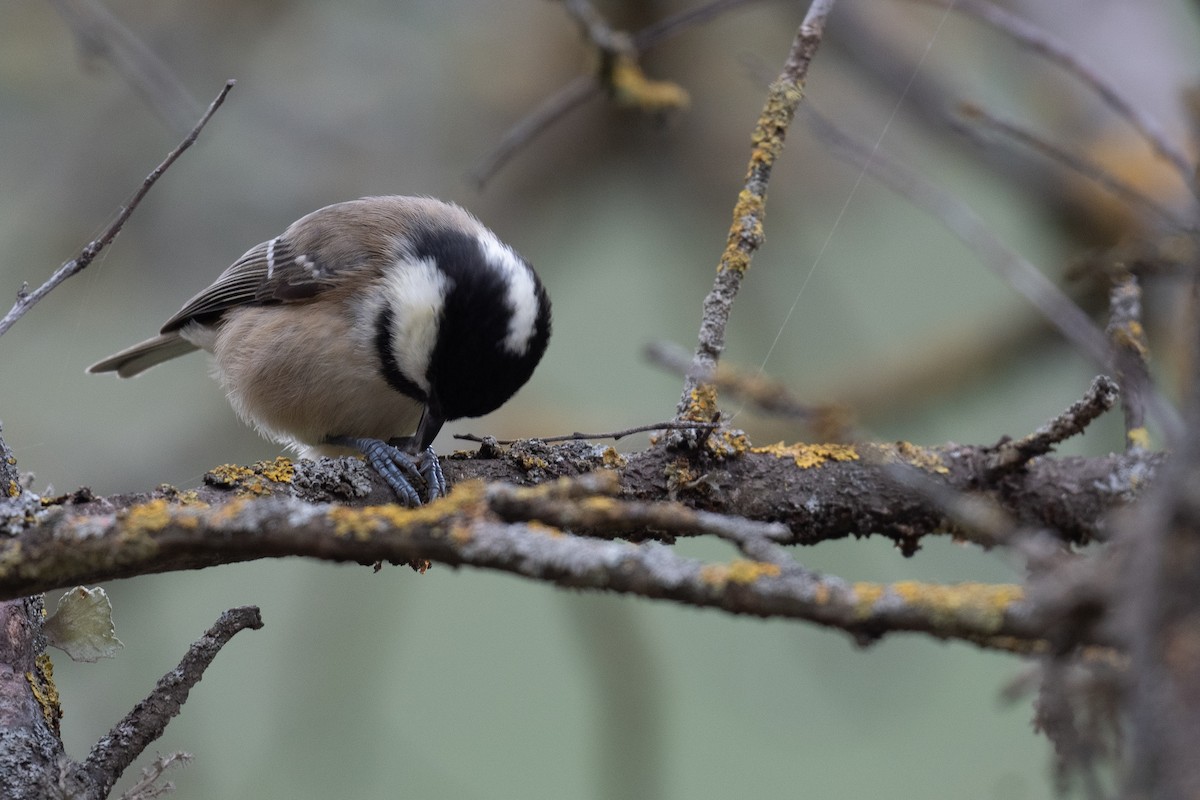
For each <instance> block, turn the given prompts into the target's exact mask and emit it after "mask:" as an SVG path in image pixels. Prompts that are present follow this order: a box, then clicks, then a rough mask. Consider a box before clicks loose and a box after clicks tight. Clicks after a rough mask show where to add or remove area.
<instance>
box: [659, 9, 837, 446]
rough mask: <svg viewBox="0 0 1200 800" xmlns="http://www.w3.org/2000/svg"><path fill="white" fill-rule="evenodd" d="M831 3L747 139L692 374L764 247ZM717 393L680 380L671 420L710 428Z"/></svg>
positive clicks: (810, 20) (804, 30)
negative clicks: (773, 190) (744, 165)
mask: <svg viewBox="0 0 1200 800" xmlns="http://www.w3.org/2000/svg"><path fill="white" fill-rule="evenodd" d="M833 2H834V0H813V2H812V5H810V6H809V8H808V13H807V14H805V16H804V21H803V22H802V23H801V24H800V29H799V30H798V31H797V32H796V37H795V39H794V40H793V41H792V47H791V51H790V52H789V53H788V58H787V61H786V62H785V64H784V67H783V71H782V72H781V73H780V75H779V77H778V78H777V79H776V80H775V82H774V83H772V84H771V88H770V90H769V91H768V93H767V100H766V103H765V105H764V106H763V110H762V113H761V114H760V115H759V118H758V123H757V124H756V125H755V129H754V135H753V137H752V139H751V141H752V144H753V150H752V151H751V155H750V166H749V168H748V169H747V172H746V180H745V184H744V187H743V189H742V191H741V193H740V194H739V195H738V201H737V204H736V205H735V206H734V209H733V224H732V225H731V226H730V229H729V238H728V241H727V242H726V245H725V252H724V253H722V255H721V261H720V264H719V265H718V267H717V277H716V281H715V282H714V284H713V288H712V290H711V291H709V293H708V296H707V297H706V298H705V299H704V312H703V318H702V320H701V322H700V336H699V341H698V343H697V345H696V353H695V357H694V359H693V363H694V367H695V369H696V370H697V371H707V372H711V371H712V370H713V369H714V368H715V367H716V365H717V361H718V360H720V357H721V353H722V352H723V351H724V349H725V326H726V324H727V323H728V321H729V314H730V312H731V311H732V309H733V301H734V298H736V297H737V293H738V290H739V289H740V288H741V284H742V278H743V277H744V276H745V274H746V271H747V270H748V269H749V268H750V262H751V259H752V258H753V256H754V253H755V252H756V251H757V250H758V248H759V247H760V246H761V245H762V242H763V217H764V215H765V213H766V196H767V185H768V184H769V183H770V180H771V170H772V169H773V168H774V166H775V161H776V160H777V159H778V158H779V154H780V153H781V152H782V150H783V143H784V139H785V138H786V137H787V132H788V128H789V127H790V126H791V124H792V119H793V118H794V117H795V115H796V109H797V108H798V107H799V106H800V100H801V98H802V97H803V96H804V84H805V81H806V79H807V76H808V67H809V64H811V63H812V59H813V56H815V55H816V52H817V48H818V47H819V46H820V44H821V38H822V36H823V34H824V30H825V19H826V17H827V16H828V14H829V12H830V10H831V9H832V8H833ZM716 414H717V406H716V390H715V389H714V388H713V387H712V385H711V384H704V383H702V382H701V381H699V380H696V379H695V378H692V377H688V378H686V379H685V380H684V386H683V396H682V397H681V398H680V401H679V406H678V409H677V410H676V418H677V419H680V420H685V419H686V420H693V421H696V420H698V421H702V422H711V421H713V420H714V419H716Z"/></svg>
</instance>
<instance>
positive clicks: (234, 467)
mask: <svg viewBox="0 0 1200 800" xmlns="http://www.w3.org/2000/svg"><path fill="white" fill-rule="evenodd" d="M208 473H209V474H210V475H212V476H213V477H214V478H216V479H217V480H218V481H220V482H221V483H222V484H224V485H226V486H234V485H236V484H237V483H238V481H242V480H245V479H246V478H252V477H254V470H252V469H250V468H248V467H243V466H240V465H238V464H221V465H220V466H219V467H213V468H212V469H210V470H209V471H208Z"/></svg>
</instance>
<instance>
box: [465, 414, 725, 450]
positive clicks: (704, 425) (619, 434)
mask: <svg viewBox="0 0 1200 800" xmlns="http://www.w3.org/2000/svg"><path fill="white" fill-rule="evenodd" d="M715 427H717V423H715V422H677V421H675V420H667V421H665V422H655V423H653V424H650V425H637V426H634V427H632V428H626V429H624V430H620V431H612V432H611V433H581V432H579V431H576V432H575V433H565V434H562V435H560V436H539V437H537V439H538V441H540V442H577V441H583V440H586V439H612V440H614V441H616V440H618V439H622V438H624V437H626V436H630V435H632V434H635V433H650V432H652V431H687V430H696V429H698V428H700V429H706V430H712V429H713V428H715ZM454 438H455V439H461V440H462V441H466V442H477V443H480V444H483V443H484V442H488V441H491V442H493V443H495V444H502V445H510V444H516V443H517V442H519V441H522V440H521V439H496V438H494V437H491V436H479V435H478V434H474V433H456V434H454Z"/></svg>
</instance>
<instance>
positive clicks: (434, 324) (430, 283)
mask: <svg viewBox="0 0 1200 800" xmlns="http://www.w3.org/2000/svg"><path fill="white" fill-rule="evenodd" d="M384 291H385V292H386V294H387V297H388V300H389V301H390V303H391V308H392V355H393V357H394V358H395V359H396V366H398V367H399V368H400V371H401V372H402V373H404V376H405V377H406V378H408V379H409V380H411V381H412V382H413V383H415V384H417V386H420V387H421V389H422V390H423V391H425V392H428V391H429V388H430V387H429V379H428V378H427V377H426V373H427V372H428V370H429V359H430V358H431V357H432V356H433V348H434V347H435V346H437V336H438V324H439V322H440V319H441V315H442V309H443V308H444V307H445V304H446V294H447V293H448V292H449V291H450V279H449V278H448V277H447V276H446V273H444V272H442V271H441V270H440V269H438V267H437V264H435V263H434V261H433V259H432V258H422V259H419V260H416V261H407V262H404V263H402V264H401V265H399V266H398V268H396V269H391V270H388V272H387V275H386V277H385V278H384Z"/></svg>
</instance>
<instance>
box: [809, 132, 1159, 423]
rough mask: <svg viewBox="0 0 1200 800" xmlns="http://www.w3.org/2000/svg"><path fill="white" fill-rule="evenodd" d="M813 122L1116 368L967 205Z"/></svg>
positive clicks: (1065, 304)
mask: <svg viewBox="0 0 1200 800" xmlns="http://www.w3.org/2000/svg"><path fill="white" fill-rule="evenodd" d="M809 121H810V123H811V125H812V129H813V132H814V133H815V134H816V135H817V136H818V137H820V138H821V139H822V140H823V141H825V142H826V143H827V144H828V145H829V146H830V148H831V149H832V152H833V153H834V154H835V155H837V156H838V157H839V158H843V159H845V160H847V161H848V162H850V163H852V164H854V165H855V166H857V167H859V168H861V169H863V170H864V171H865V172H866V173H867V174H869V175H871V177H873V178H875V179H876V180H878V181H879V182H880V183H882V184H884V185H885V186H887V187H888V188H890V189H891V190H892V191H894V192H896V193H897V194H899V195H901V196H902V197H904V198H905V199H907V200H908V201H909V202H910V203H912V204H913V205H915V206H917V207H918V208H921V209H923V210H924V211H925V212H926V213H928V214H930V215H932V216H933V217H934V218H935V219H937V220H938V221H939V222H940V223H941V224H942V225H943V226H944V227H945V228H946V229H947V230H948V231H950V232H951V233H953V234H954V235H955V236H957V237H958V238H959V239H961V240H962V241H963V242H964V243H965V244H966V245H967V246H968V247H970V248H971V251H972V252H973V253H974V254H975V257H976V258H978V259H979V260H980V261H981V262H982V263H983V264H984V265H985V266H987V267H988V268H989V269H991V270H992V271H993V272H994V273H996V274H997V275H998V276H999V277H1001V278H1002V279H1004V280H1005V281H1006V282H1007V283H1008V285H1009V286H1011V287H1012V288H1013V289H1014V290H1015V291H1016V292H1017V293H1018V294H1020V295H1021V296H1022V297H1024V298H1025V299H1026V300H1027V301H1028V302H1029V303H1030V304H1031V305H1032V306H1033V307H1034V308H1035V309H1037V311H1038V312H1039V313H1040V314H1041V315H1042V316H1043V317H1044V318H1045V319H1046V321H1047V322H1049V323H1050V324H1051V325H1053V326H1054V327H1055V328H1057V329H1058V331H1059V332H1060V333H1061V334H1062V335H1063V336H1064V337H1065V338H1066V339H1067V341H1069V342H1071V344H1073V345H1074V346H1075V347H1076V349H1078V350H1079V351H1080V352H1081V353H1082V354H1083V355H1085V356H1087V357H1088V358H1089V359H1091V360H1092V361H1093V362H1094V363H1095V364H1096V365H1097V366H1098V367H1099V368H1100V370H1102V371H1103V372H1112V371H1114V369H1116V367H1115V365H1114V362H1115V359H1118V358H1121V354H1119V353H1114V352H1113V350H1112V347H1111V346H1110V345H1109V342H1108V338H1107V337H1106V336H1105V335H1104V333H1103V332H1102V331H1101V330H1100V329H1099V328H1098V327H1096V325H1095V324H1094V323H1093V322H1092V320H1091V319H1090V318H1089V317H1088V315H1087V313H1086V312H1084V311H1083V309H1081V308H1080V307H1079V306H1078V305H1076V304H1075V302H1074V301H1073V300H1071V298H1070V297H1068V296H1067V295H1066V293H1065V292H1063V291H1062V289H1060V288H1058V286H1056V285H1055V284H1054V283H1053V282H1052V281H1051V280H1050V279H1049V278H1047V277H1046V276H1045V275H1043V274H1042V272H1041V270H1039V269H1038V268H1037V267H1035V266H1034V265H1033V264H1032V263H1030V262H1029V261H1028V260H1027V259H1026V258H1024V257H1023V256H1021V255H1020V254H1019V253H1017V252H1016V251H1014V250H1012V249H1011V248H1009V247H1008V245H1006V244H1004V242H1002V241H1001V240H1000V237H998V236H997V235H996V234H995V233H994V232H993V231H992V230H991V229H990V228H989V227H988V226H987V224H986V223H985V222H984V221H983V220H982V219H980V218H979V216H978V215H976V214H975V212H974V210H972V209H971V208H970V207H969V206H968V205H967V204H966V203H965V202H963V201H962V200H960V199H959V198H958V197H955V196H954V195H953V194H952V193H950V192H948V191H946V190H945V189H942V188H941V187H940V186H937V185H936V184H934V183H932V182H931V181H928V180H926V179H925V178H923V177H922V176H920V175H918V174H917V173H916V172H915V171H913V170H911V169H908V168H907V167H905V166H903V165H902V164H900V163H899V162H898V161H896V160H895V159H892V158H888V157H887V156H886V155H884V154H883V153H882V152H881V151H879V150H878V149H873V148H870V147H868V146H866V145H864V144H863V143H861V142H859V141H857V140H856V139H854V138H853V137H852V136H850V135H849V134H847V133H846V132H845V131H842V130H840V129H839V128H837V127H836V126H834V125H833V123H831V122H829V121H828V120H827V119H824V118H822V117H820V116H819V115H818V114H816V113H815V112H811V113H810V114H809ZM1147 402H1148V404H1149V407H1150V409H1151V410H1152V412H1153V413H1154V416H1155V418H1156V420H1157V421H1158V423H1159V425H1161V426H1162V429H1163V431H1164V433H1165V434H1166V436H1167V437H1168V439H1171V440H1175V439H1178V437H1179V435H1180V434H1181V431H1182V427H1181V423H1180V421H1179V415H1178V413H1177V412H1176V411H1175V409H1174V408H1173V407H1171V406H1170V405H1169V404H1168V403H1167V402H1166V400H1165V399H1164V398H1162V396H1161V395H1159V394H1158V393H1150V394H1148V397H1147Z"/></svg>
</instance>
